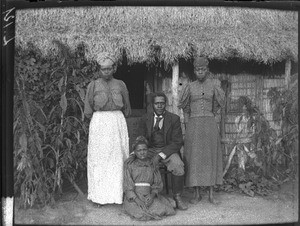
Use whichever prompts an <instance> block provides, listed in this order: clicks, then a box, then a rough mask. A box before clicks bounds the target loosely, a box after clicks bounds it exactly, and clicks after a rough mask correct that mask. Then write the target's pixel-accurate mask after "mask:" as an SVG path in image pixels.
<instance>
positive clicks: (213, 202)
mask: <svg viewBox="0 0 300 226" xmlns="http://www.w3.org/2000/svg"><path fill="white" fill-rule="evenodd" d="M208 200H209V202H210V203H211V204H214V205H219V204H221V202H220V201H217V200H215V199H214V198H213V197H209V198H208Z"/></svg>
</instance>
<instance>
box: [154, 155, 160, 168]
mask: <svg viewBox="0 0 300 226" xmlns="http://www.w3.org/2000/svg"><path fill="white" fill-rule="evenodd" d="M161 159H162V158H161V157H160V155H158V154H157V155H155V156H154V158H153V164H154V165H155V166H157V165H158V163H159V161H160V160H161Z"/></svg>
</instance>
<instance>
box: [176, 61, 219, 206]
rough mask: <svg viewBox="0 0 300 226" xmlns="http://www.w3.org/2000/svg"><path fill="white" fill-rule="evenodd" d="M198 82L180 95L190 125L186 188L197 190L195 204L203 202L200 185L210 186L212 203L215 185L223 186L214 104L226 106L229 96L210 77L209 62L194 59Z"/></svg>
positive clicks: (212, 201)
mask: <svg viewBox="0 0 300 226" xmlns="http://www.w3.org/2000/svg"><path fill="white" fill-rule="evenodd" d="M194 73H195V76H196V78H197V80H196V81H194V82H191V83H188V84H187V85H186V86H185V88H184V89H183V91H182V93H181V96H180V103H179V108H182V109H183V113H184V121H185V123H186V134H185V140H184V159H185V164H186V166H187V171H186V186H187V187H194V198H193V199H192V200H191V201H190V202H191V203H193V204H196V203H198V202H199V201H200V200H201V195H200V186H209V187H210V189H209V201H210V202H211V203H217V202H216V200H215V199H214V197H213V186H214V185H216V184H222V181H223V178H222V173H223V172H222V171H223V166H222V165H223V163H222V151H221V142H220V135H219V129H218V127H217V123H216V121H215V117H214V113H213V103H214V102H217V103H218V104H219V105H220V107H223V106H224V104H225V94H224V91H223V90H222V89H221V87H220V83H217V82H216V81H214V80H213V79H210V78H208V75H209V71H208V60H207V59H206V58H204V57H197V58H195V60H194Z"/></svg>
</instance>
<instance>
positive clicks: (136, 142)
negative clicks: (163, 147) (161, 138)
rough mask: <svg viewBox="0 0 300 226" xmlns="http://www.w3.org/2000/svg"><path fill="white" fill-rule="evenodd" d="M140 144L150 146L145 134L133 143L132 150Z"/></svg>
mask: <svg viewBox="0 0 300 226" xmlns="http://www.w3.org/2000/svg"><path fill="white" fill-rule="evenodd" d="M138 144H146V145H147V146H148V140H147V139H146V138H145V137H144V136H138V137H137V138H136V139H135V141H134V142H133V144H132V146H131V147H132V151H134V150H135V148H136V146H137V145H138Z"/></svg>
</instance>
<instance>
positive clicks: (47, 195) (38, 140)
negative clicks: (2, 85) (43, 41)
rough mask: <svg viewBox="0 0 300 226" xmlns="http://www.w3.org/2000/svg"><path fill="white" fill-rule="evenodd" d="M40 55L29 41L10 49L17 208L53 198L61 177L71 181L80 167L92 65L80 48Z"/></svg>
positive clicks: (83, 161) (83, 158) (83, 157)
mask: <svg viewBox="0 0 300 226" xmlns="http://www.w3.org/2000/svg"><path fill="white" fill-rule="evenodd" d="M55 44H56V45H57V47H58V48H59V49H60V50H61V52H60V54H59V55H58V56H57V57H56V58H53V57H52V58H43V57H42V56H41V54H40V52H39V51H38V50H37V49H34V47H33V46H31V48H28V49H26V50H20V49H17V50H16V57H15V63H16V64H15V65H16V70H15V95H14V168H15V171H14V172H15V176H14V178H15V193H16V194H17V195H18V194H19V195H20V198H21V202H22V204H23V207H28V206H30V207H32V206H34V205H45V204H47V203H53V202H54V196H55V193H56V192H57V191H59V192H62V183H63V180H66V179H67V180H69V181H70V182H71V183H72V184H73V186H74V187H75V188H76V189H77V190H78V192H79V193H81V191H80V189H79V188H78V186H77V185H76V183H75V180H76V179H78V178H80V177H81V176H82V174H83V173H84V172H85V169H86V148H87V134H88V122H86V121H85V120H84V115H83V100H84V89H85V87H86V85H87V83H88V82H89V81H90V79H91V77H92V76H93V72H94V71H95V70H96V66H95V64H94V63H90V62H87V61H86V60H85V59H84V48H83V46H79V47H78V48H77V50H76V51H75V52H74V53H72V52H71V51H70V50H69V49H68V48H67V47H66V46H64V45H62V44H61V43H59V42H57V41H55Z"/></svg>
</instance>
